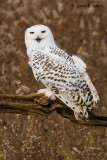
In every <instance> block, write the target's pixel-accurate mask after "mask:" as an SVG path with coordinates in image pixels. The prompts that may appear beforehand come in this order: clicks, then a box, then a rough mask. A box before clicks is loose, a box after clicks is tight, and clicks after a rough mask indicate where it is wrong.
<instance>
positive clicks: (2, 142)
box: [0, 0, 107, 160]
mask: <svg viewBox="0 0 107 160" xmlns="http://www.w3.org/2000/svg"><path fill="white" fill-rule="evenodd" d="M80 4H83V6H85V4H90V7H83V6H80ZM95 4H97V6H96V7H95ZM98 4H99V7H98ZM93 5H94V6H93ZM35 24H45V25H47V26H49V27H50V28H51V30H52V32H53V35H54V37H55V41H56V44H57V45H58V46H59V47H60V48H62V49H63V50H65V51H66V52H67V53H68V54H70V55H72V54H76V55H78V56H79V57H81V58H82V59H83V60H84V62H85V63H86V64H87V71H88V73H89V75H90V77H91V80H92V82H93V83H94V85H95V87H96V88H97V90H98V94H99V96H100V102H99V107H98V110H99V111H102V112H104V113H105V112H106V109H107V87H106V86H107V3H106V0H102V1H98V0H93V1H92V0H87V1H86V0H72V1H70V0H32V1H30V0H14V1H12V0H0V94H19V95H20V94H29V93H33V92H35V90H37V89H39V88H42V87H43V86H42V84H41V83H40V82H37V81H35V79H34V77H33V74H32V70H31V68H30V67H29V65H28V57H27V55H26V48H25V43H24V33H25V30H26V28H28V27H30V26H32V25H35ZM106 135H107V129H106V128H103V127H92V126H80V125H77V124H74V123H71V122H70V121H69V120H67V119H64V118H62V117H61V116H60V115H58V114H57V113H53V114H51V115H49V116H42V115H39V114H35V115H29V116H26V115H18V114H17V115H15V114H4V113H2V114H0V160H106V158H107V136H106Z"/></svg>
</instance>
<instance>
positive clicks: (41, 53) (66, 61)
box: [25, 24, 99, 120]
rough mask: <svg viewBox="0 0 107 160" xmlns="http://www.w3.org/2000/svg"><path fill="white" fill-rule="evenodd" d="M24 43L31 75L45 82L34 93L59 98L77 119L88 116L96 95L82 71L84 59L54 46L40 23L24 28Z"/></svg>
mask: <svg viewBox="0 0 107 160" xmlns="http://www.w3.org/2000/svg"><path fill="white" fill-rule="evenodd" d="M25 44H26V48H27V55H28V57H29V65H30V66H31V68H32V71H33V74H34V77H35V79H36V80H37V81H39V80H40V81H41V82H42V83H43V84H44V85H45V86H46V89H40V90H39V91H38V93H44V94H45V95H46V96H47V97H48V98H50V99H51V100H55V98H56V97H57V98H59V99H60V100H61V101H62V102H63V103H65V104H66V105H67V106H68V107H69V108H71V109H72V110H73V112H74V116H75V118H76V119H77V120H83V119H88V111H91V109H92V107H94V106H95V105H96V103H97V101H98V100H99V97H98V94H97V91H96V89H95V87H94V85H93V84H92V82H91V80H90V78H89V76H88V74H87V73H86V65H85V63H84V62H83V61H82V60H81V59H80V58H79V57H77V56H75V55H73V56H70V55H68V54H67V53H66V52H64V51H63V50H62V49H60V48H58V47H57V45H56V44H55V41H54V37H53V34H52V32H51V30H50V29H49V28H48V27H47V26H45V25H42V24H40V25H34V26H32V27H30V28H28V29H27V30H26V32H25Z"/></svg>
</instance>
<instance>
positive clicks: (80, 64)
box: [72, 56, 99, 103]
mask: <svg viewBox="0 0 107 160" xmlns="http://www.w3.org/2000/svg"><path fill="white" fill-rule="evenodd" d="M72 58H73V60H74V63H75V65H76V67H77V70H78V72H79V73H80V75H81V76H82V78H83V79H84V80H85V81H86V82H87V85H88V86H89V88H90V90H91V93H92V95H93V99H94V102H96V103H97V101H98V100H99V96H98V93H97V91H96V89H95V87H94V85H93V83H92V82H91V80H90V78H89V76H88V74H87V73H86V64H85V63H84V62H83V61H82V60H81V59H80V58H79V57H77V56H72Z"/></svg>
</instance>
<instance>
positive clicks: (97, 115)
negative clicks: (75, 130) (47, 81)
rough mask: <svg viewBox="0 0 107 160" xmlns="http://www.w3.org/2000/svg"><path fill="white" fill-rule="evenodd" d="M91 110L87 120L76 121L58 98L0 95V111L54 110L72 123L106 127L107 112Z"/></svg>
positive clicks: (46, 111) (45, 113)
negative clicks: (53, 100) (52, 100)
mask: <svg viewBox="0 0 107 160" xmlns="http://www.w3.org/2000/svg"><path fill="white" fill-rule="evenodd" d="M97 110H98V109H96V110H93V111H92V112H91V113H90V114H89V121H84V122H80V121H77V120H76V119H75V117H74V115H73V112H72V110H71V109H70V108H68V107H67V106H66V105H64V104H63V103H62V102H61V101H60V100H58V99H57V100H56V102H55V103H52V102H51V101H49V99H48V98H47V97H45V96H44V95H43V94H30V95H21V96H17V95H3V94H1V95H0V113H17V114H34V113H39V114H41V115H49V114H51V113H52V112H54V111H56V112H57V113H59V114H60V115H61V116H62V117H64V118H67V119H69V120H70V121H72V122H74V123H78V124H81V125H92V126H103V127H107V114H102V113H101V112H98V111H97Z"/></svg>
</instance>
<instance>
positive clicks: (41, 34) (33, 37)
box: [25, 24, 55, 49]
mask: <svg viewBox="0 0 107 160" xmlns="http://www.w3.org/2000/svg"><path fill="white" fill-rule="evenodd" d="M25 44H26V47H27V48H28V49H30V48H31V49H36V48H39V49H42V48H44V47H45V46H47V45H53V44H55V42H54V38H53V34H52V32H51V30H50V29H49V28H48V27H47V26H45V25H42V24H39V25H34V26H32V27H30V28H28V29H27V30H26V32H25Z"/></svg>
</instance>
